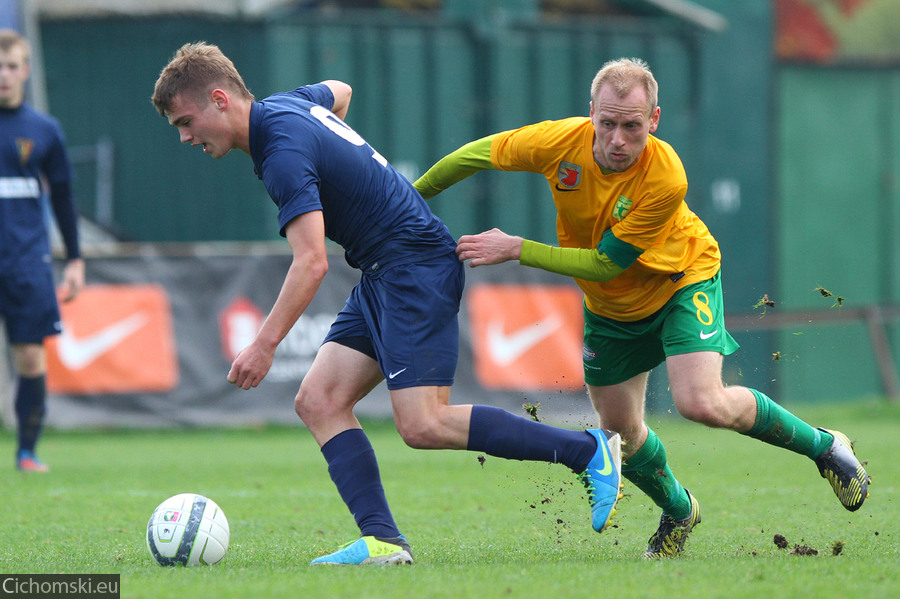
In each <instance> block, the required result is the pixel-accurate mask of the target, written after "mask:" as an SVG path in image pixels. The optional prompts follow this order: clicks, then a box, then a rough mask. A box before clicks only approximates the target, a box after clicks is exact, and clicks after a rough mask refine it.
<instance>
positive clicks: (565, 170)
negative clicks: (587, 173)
mask: <svg viewBox="0 0 900 599" xmlns="http://www.w3.org/2000/svg"><path fill="white" fill-rule="evenodd" d="M558 176H559V185H560V186H561V187H564V188H566V189H573V188H575V187H578V184H579V183H581V167H580V166H578V165H577V164H572V163H571V162H566V161H565V160H563V161H561V162H560V163H559V173H558Z"/></svg>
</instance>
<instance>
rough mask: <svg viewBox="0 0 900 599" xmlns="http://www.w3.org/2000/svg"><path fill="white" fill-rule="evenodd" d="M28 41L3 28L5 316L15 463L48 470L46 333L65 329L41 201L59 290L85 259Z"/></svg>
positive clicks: (0, 140)
mask: <svg viewBox="0 0 900 599" xmlns="http://www.w3.org/2000/svg"><path fill="white" fill-rule="evenodd" d="M28 58H29V46H28V42H27V41H26V40H25V38H23V37H22V36H20V35H19V34H18V33H16V32H15V31H12V30H10V29H3V30H0V318H2V319H3V320H4V322H5V324H6V333H7V338H8V340H9V344H10V347H11V349H12V357H13V366H14V367H15V370H16V374H17V385H16V396H15V412H16V421H17V426H18V447H17V450H16V467H17V468H18V469H19V470H22V471H26V472H46V471H47V470H48V468H47V466H46V465H45V464H44V463H43V462H41V461H40V460H38V458H37V457H36V455H35V446H36V445H37V441H38V438H39V437H40V434H41V430H42V428H43V423H44V416H45V414H46V411H47V408H46V402H47V386H46V355H45V353H44V345H43V343H44V338H45V337H48V336H50V335H56V334H58V333H59V332H60V331H61V324H60V316H59V305H58V304H57V294H56V289H54V280H53V269H52V261H51V259H50V243H49V239H48V235H47V227H46V225H45V222H44V209H43V204H42V199H43V195H44V193H45V189H44V186H43V183H42V181H44V180H46V181H47V182H48V184H49V188H50V189H49V192H50V202H51V206H52V208H53V213H54V215H55V217H56V223H57V225H58V226H59V230H60V234H61V235H62V239H63V242H64V244H65V248H66V258H67V261H66V265H65V268H64V269H63V273H62V283H61V285H60V289H59V294H60V296H61V298H62V299H63V300H64V301H68V300H71V299H73V298H74V297H75V296H76V295H77V294H78V292H79V291H81V289H82V287H84V261H83V260H82V259H81V254H80V251H79V246H78V226H77V222H78V221H77V214H76V211H75V203H74V201H73V199H72V191H71V179H72V175H71V168H70V166H69V159H68V156H67V153H66V148H65V140H64V137H63V133H62V129H61V128H60V126H59V123H57V122H56V120H55V119H53V118H52V117H49V116H47V115H45V114H41V113H40V112H38V111H37V110H35V109H34V108H32V107H31V106H29V105H28V104H25V82H26V81H27V80H28V76H29V66H28Z"/></svg>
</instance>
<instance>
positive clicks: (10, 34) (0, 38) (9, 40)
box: [0, 29, 31, 62]
mask: <svg viewBox="0 0 900 599" xmlns="http://www.w3.org/2000/svg"><path fill="white" fill-rule="evenodd" d="M15 46H20V47H21V48H23V49H24V50H25V62H28V58H29V55H30V54H31V45H30V44H29V43H28V40H26V39H25V38H24V37H22V36H21V35H20V34H19V32H18V31H14V30H12V29H0V50H3V51H4V52H9V51H10V50H11V49H12V48H14V47H15Z"/></svg>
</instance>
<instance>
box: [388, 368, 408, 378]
mask: <svg viewBox="0 0 900 599" xmlns="http://www.w3.org/2000/svg"><path fill="white" fill-rule="evenodd" d="M405 371H406V368H401V369H400V370H398V371H397V372H392V373H390V374H389V375H388V378H389V379H393V378H394V377H395V376H397V375H398V374H400V373H401V372H405Z"/></svg>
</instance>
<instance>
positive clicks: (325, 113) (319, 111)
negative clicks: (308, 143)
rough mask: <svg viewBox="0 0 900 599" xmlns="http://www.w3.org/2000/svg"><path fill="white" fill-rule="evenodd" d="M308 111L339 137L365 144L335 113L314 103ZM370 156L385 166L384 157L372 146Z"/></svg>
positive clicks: (354, 143) (359, 144) (356, 144)
mask: <svg viewBox="0 0 900 599" xmlns="http://www.w3.org/2000/svg"><path fill="white" fill-rule="evenodd" d="M309 113H310V114H311V115H313V116H314V117H316V118H317V119H319V122H321V123H322V124H323V125H325V126H326V127H328V128H329V129H331V130H332V131H333V132H334V133H336V134H337V135H338V136H339V137H342V138H343V139H346V140H347V141H349V142H350V143H352V144H353V145H354V146H364V145H366V140H364V139H363V138H362V137H361V136H360V135H359V133H357V132H356V131H354V130H353V129H351V128H350V126H349V125H347V123H345V122H344V121H342V120H341V119H339V118H338V117H337V115H336V114H334V113H333V112H331V111H330V110H328V109H327V108H325V107H324V106H319V105H318V104H316V105H315V106H313V107H312V108H310V109H309ZM372 158H374V159H375V160H377V161H378V163H379V164H380V165H381V166H387V160H386V159H385V158H384V156H382V155H381V154H379V153H378V152H376V151H375V150H374V148H373V149H372Z"/></svg>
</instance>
